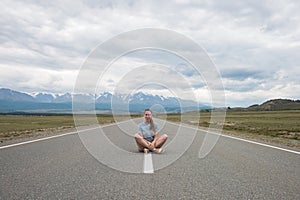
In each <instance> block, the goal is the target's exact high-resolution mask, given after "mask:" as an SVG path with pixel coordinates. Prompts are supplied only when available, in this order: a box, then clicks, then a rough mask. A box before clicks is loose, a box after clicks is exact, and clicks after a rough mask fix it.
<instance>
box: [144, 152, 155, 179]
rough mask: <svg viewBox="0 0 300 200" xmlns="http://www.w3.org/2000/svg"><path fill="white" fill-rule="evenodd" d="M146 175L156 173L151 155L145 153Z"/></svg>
mask: <svg viewBox="0 0 300 200" xmlns="http://www.w3.org/2000/svg"><path fill="white" fill-rule="evenodd" d="M144 173H145V174H153V173H154V169H153V162H152V155H151V153H145V155H144Z"/></svg>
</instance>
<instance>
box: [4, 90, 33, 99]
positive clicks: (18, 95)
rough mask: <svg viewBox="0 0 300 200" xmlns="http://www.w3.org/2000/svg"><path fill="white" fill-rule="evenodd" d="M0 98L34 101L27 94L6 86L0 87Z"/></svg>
mask: <svg viewBox="0 0 300 200" xmlns="http://www.w3.org/2000/svg"><path fill="white" fill-rule="evenodd" d="M0 100H7V101H24V102H30V101H35V99H34V98H33V97H32V96H30V95H28V94H25V93H22V92H18V91H14V90H10V89H7V88H0Z"/></svg>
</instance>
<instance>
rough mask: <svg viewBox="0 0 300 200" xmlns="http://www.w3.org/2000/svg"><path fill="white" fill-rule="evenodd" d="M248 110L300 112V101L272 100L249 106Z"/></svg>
mask: <svg viewBox="0 0 300 200" xmlns="http://www.w3.org/2000/svg"><path fill="white" fill-rule="evenodd" d="M247 110H257V111H260V110H262V111H264V110H265V111H267V110H300V100H290V99H272V100H269V101H266V102H264V103H262V104H261V105H258V104H255V105H252V106H249V107H248V108H247Z"/></svg>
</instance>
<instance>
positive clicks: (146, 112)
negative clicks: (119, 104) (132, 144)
mask: <svg viewBox="0 0 300 200" xmlns="http://www.w3.org/2000/svg"><path fill="white" fill-rule="evenodd" d="M144 117H145V121H146V122H150V119H151V111H145V113H144Z"/></svg>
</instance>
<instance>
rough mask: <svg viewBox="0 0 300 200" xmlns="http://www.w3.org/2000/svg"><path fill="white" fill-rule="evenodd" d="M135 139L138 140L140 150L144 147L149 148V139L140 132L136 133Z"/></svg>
mask: <svg viewBox="0 0 300 200" xmlns="http://www.w3.org/2000/svg"><path fill="white" fill-rule="evenodd" d="M134 139H135V141H136V144H137V146H138V149H139V151H141V152H143V151H144V148H148V149H149V142H148V141H147V140H145V139H144V138H143V137H142V136H140V135H139V134H135V135H134ZM150 150H152V149H150Z"/></svg>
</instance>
